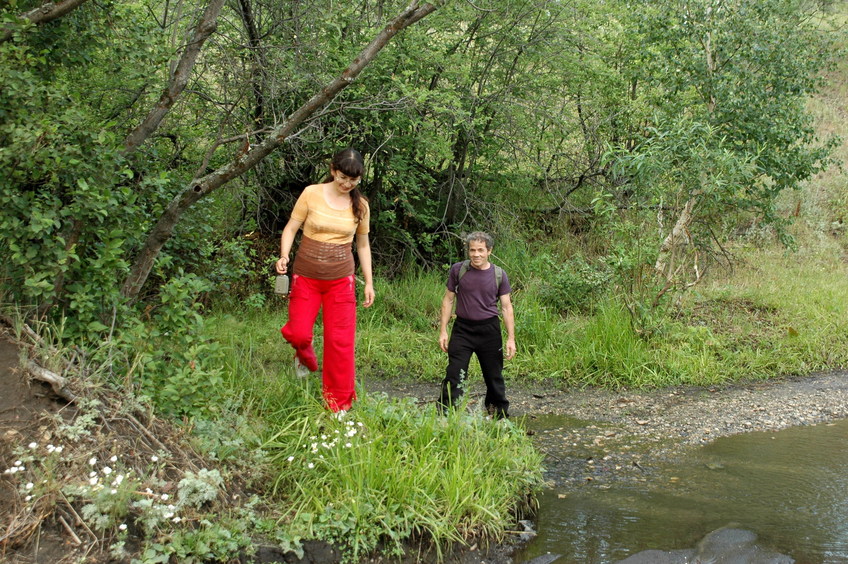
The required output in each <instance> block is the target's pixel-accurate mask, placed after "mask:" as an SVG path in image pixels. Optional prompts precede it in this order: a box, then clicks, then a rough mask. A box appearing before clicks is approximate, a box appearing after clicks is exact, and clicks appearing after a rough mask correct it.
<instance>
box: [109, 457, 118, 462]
mask: <svg viewBox="0 0 848 564" xmlns="http://www.w3.org/2000/svg"><path fill="white" fill-rule="evenodd" d="M117 461H118V457H117V455H115V456H112V458H110V459H109V462H117Z"/></svg>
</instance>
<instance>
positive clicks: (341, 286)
mask: <svg viewBox="0 0 848 564" xmlns="http://www.w3.org/2000/svg"><path fill="white" fill-rule="evenodd" d="M319 309H322V310H323V317H322V319H323V322H324V358H323V365H324V366H323V368H324V371H323V380H324V401H326V402H327V407H328V408H329V409H330V410H332V411H339V410H342V409H350V406H351V404H352V403H353V400H355V399H356V391H355V389H354V387H355V380H356V374H355V360H354V344H355V341H356V289H355V287H354V279H353V276H352V275H351V276H346V277H344V278H338V279H336V280H316V279H314V278H307V277H305V276H299V275H297V274H295V275H294V276H293V277H292V289H291V294H290V296H289V320H288V322H287V323H286V324H285V325H284V326H283V328H282V329H281V330H280V332H281V333H282V334H283V337H285V338H286V340H287V341H288V342H289V344H291V346H292V347H294V350H295V354H296V355H297V357H298V359H300V362H301V364H303V365H304V366H306V367H307V368H309V369H310V370H312V371H313V372H314V371H316V370H318V362H317V359H316V358H315V350H314V349H313V348H312V338H313V336H312V335H313V328H314V327H315V320H316V319H317V317H318V310H319Z"/></svg>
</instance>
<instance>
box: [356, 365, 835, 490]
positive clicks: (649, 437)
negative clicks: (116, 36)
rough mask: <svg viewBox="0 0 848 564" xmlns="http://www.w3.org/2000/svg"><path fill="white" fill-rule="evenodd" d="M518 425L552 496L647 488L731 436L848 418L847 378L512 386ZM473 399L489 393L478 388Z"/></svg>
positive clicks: (417, 385)
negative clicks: (575, 490)
mask: <svg viewBox="0 0 848 564" xmlns="http://www.w3.org/2000/svg"><path fill="white" fill-rule="evenodd" d="M507 386H508V387H507V392H508V394H509V397H510V401H511V403H512V405H511V407H510V412H511V417H512V420H513V421H514V422H515V423H516V424H521V425H524V426H525V427H526V428H527V429H528V433H530V434H531V435H533V440H534V443H535V444H536V445H537V448H539V449H540V450H541V451H542V452H543V453H544V454H545V455H546V476H547V478H548V480H549V481H550V482H551V483H552V485H553V486H557V487H567V486H570V485H576V484H579V483H585V482H587V481H588V482H594V483H596V484H605V483H612V482H616V481H621V480H624V481H626V480H634V479H642V478H643V477H644V475H645V474H646V473H650V472H651V468H652V467H653V466H655V465H657V464H660V463H663V462H666V461H668V460H673V459H675V458H676V457H678V456H680V455H681V454H682V453H684V452H685V451H686V450H687V449H689V448H693V447H696V446H699V445H704V444H707V443H710V442H712V441H714V440H715V439H717V438H719V437H723V436H727V435H734V434H738V433H747V432H755V431H777V430H780V429H784V428H787V427H793V426H800V425H813V424H817V423H824V422H830V421H835V420H839V419H844V418H848V371H834V372H827V373H819V374H813V375H809V376H804V377H786V378H779V379H772V380H766V381H749V382H739V383H734V384H729V385H726V386H710V387H707V388H700V387H674V388H666V389H661V390H646V391H642V390H622V391H615V392H614V391H609V390H602V389H589V388H587V389H582V390H574V389H562V388H559V387H557V385H556V384H555V383H552V382H542V383H538V384H536V383H534V384H532V385H527V386H516V385H515V384H510V383H508V384H507ZM365 388H366V390H368V392H384V393H386V394H388V395H389V396H393V397H412V398H414V399H415V400H416V401H417V402H418V403H419V404H421V405H426V404H428V403H430V402H432V401H433V398H434V397H435V394H436V392H437V385H436V384H430V383H421V382H412V381H400V380H379V381H368V382H366V383H365ZM469 393H470V394H472V397H473V398H478V397H482V396H483V394H484V388H483V387H482V383H480V382H477V383H473V384H472V386H471V389H470V391H469Z"/></svg>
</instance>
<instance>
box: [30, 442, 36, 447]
mask: <svg viewBox="0 0 848 564" xmlns="http://www.w3.org/2000/svg"><path fill="white" fill-rule="evenodd" d="M29 448H38V443H35V442H33V443H29Z"/></svg>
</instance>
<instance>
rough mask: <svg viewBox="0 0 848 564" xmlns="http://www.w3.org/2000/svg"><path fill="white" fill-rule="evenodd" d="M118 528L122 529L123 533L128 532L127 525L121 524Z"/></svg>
mask: <svg viewBox="0 0 848 564" xmlns="http://www.w3.org/2000/svg"><path fill="white" fill-rule="evenodd" d="M118 528H119V529H121V530H122V531H126V530H127V524H126V523H121V524H120V525H118Z"/></svg>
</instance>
